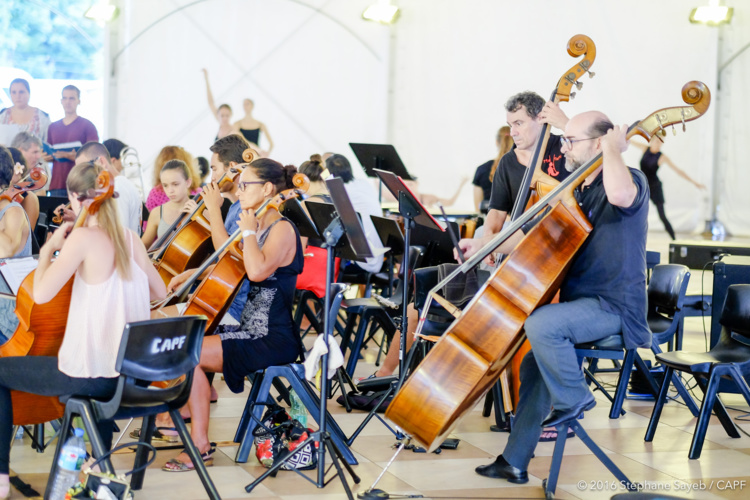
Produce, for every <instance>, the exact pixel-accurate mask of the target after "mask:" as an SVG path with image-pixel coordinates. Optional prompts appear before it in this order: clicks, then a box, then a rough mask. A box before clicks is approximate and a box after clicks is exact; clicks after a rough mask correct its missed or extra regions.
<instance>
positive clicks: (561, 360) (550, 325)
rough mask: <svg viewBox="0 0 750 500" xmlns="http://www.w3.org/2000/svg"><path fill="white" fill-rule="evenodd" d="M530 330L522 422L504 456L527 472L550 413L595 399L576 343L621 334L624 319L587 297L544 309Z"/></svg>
mask: <svg viewBox="0 0 750 500" xmlns="http://www.w3.org/2000/svg"><path fill="white" fill-rule="evenodd" d="M524 329H525V330H526V336H527V337H528V339H529V342H530V343H531V349H532V350H531V352H529V353H528V354H527V355H526V356H525V357H524V358H523V362H522V363H521V373H520V378H521V389H520V395H519V396H520V397H519V401H518V407H517V408H516V417H515V420H514V425H513V428H512V431H511V434H510V437H509V438H508V443H507V444H506V446H505V450H504V451H503V457H504V458H505V460H507V461H508V463H510V464H511V465H513V466H514V467H518V468H519V469H521V470H526V469H527V468H528V465H529V461H530V460H531V457H532V455H533V454H534V450H535V449H536V445H537V443H538V442H539V437H540V436H541V434H542V422H543V421H544V419H545V418H546V417H547V415H548V414H549V412H550V409H551V408H552V407H554V408H555V409H558V410H566V409H569V408H572V407H573V406H575V405H577V404H578V403H580V402H582V401H583V400H585V399H586V398H589V397H591V392H590V391H589V388H588V386H587V385H586V380H585V378H584V376H583V371H582V370H581V367H580V366H579V364H578V359H577V357H576V353H575V344H579V343H583V342H593V341H595V340H599V339H603V338H605V337H609V336H610V335H616V334H619V333H621V332H622V320H621V319H620V316H618V315H617V314H613V313H611V312H608V311H605V310H604V309H602V307H601V304H600V302H599V299H596V298H584V299H578V300H574V301H571V302H563V303H560V304H548V305H546V306H543V307H540V308H539V309H537V310H536V311H534V312H533V313H532V314H531V316H529V318H528V319H527V320H526V324H525V325H524Z"/></svg>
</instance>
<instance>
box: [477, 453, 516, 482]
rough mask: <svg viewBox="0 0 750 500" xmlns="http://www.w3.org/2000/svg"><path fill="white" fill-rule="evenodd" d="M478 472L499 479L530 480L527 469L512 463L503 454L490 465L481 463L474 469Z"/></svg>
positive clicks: (511, 480)
mask: <svg viewBox="0 0 750 500" xmlns="http://www.w3.org/2000/svg"><path fill="white" fill-rule="evenodd" d="M474 470H475V471H476V473H477V474H479V475H480V476H485V477H494V478H497V479H507V480H508V482H511V483H516V484H523V483H528V482H529V474H528V473H527V472H526V471H525V470H521V469H519V468H518V467H513V466H512V465H510V464H509V463H508V462H507V461H506V460H505V459H504V458H503V456H502V455H500V456H499V457H497V459H496V460H495V461H494V462H492V463H491V464H490V465H480V466H479V467H477V468H476V469H474Z"/></svg>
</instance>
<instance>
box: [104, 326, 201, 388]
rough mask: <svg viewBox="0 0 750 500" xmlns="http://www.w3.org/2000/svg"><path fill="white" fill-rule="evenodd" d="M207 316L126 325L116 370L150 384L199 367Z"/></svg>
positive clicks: (179, 375)
mask: <svg viewBox="0 0 750 500" xmlns="http://www.w3.org/2000/svg"><path fill="white" fill-rule="evenodd" d="M205 327H206V318H205V316H179V317H175V318H160V319H151V320H147V321H138V322H134V323H128V324H126V325H125V330H124V331H123V334H122V342H121V343H120V350H119V352H118V353H117V363H116V365H115V369H116V370H117V371H118V372H120V374H121V375H124V376H126V377H130V378H133V379H137V380H142V381H147V382H159V381H163V380H172V379H175V378H178V377H181V376H182V375H185V374H186V373H188V372H190V371H191V370H192V369H193V368H195V367H196V366H198V362H199V361H200V355H201V347H202V343H203V333H204V330H205Z"/></svg>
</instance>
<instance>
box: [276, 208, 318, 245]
mask: <svg viewBox="0 0 750 500" xmlns="http://www.w3.org/2000/svg"><path fill="white" fill-rule="evenodd" d="M281 215H283V216H284V217H286V218H287V219H289V220H290V221H292V223H293V224H294V225H295V226H297V230H298V231H299V235H300V236H304V237H305V238H310V239H323V237H322V236H321V235H320V233H319V232H318V229H317V228H316V227H315V224H314V223H313V221H312V220H311V219H310V216H309V215H308V214H307V212H305V209H304V208H302V203H300V201H299V199H298V198H293V199H291V200H287V201H285V202H284V204H283V205H282V206H281Z"/></svg>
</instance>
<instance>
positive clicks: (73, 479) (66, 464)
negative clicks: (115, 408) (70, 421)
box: [49, 429, 86, 500]
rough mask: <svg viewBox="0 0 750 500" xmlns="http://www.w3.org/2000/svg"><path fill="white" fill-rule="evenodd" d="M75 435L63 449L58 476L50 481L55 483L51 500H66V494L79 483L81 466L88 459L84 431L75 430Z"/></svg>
mask: <svg viewBox="0 0 750 500" xmlns="http://www.w3.org/2000/svg"><path fill="white" fill-rule="evenodd" d="M74 433H75V435H74V436H71V437H70V438H68V440H67V441H66V442H65V445H64V446H63V447H62V451H61V453H60V458H59V459H58V461H57V466H58V468H57V474H56V475H55V477H54V479H50V480H51V481H54V482H53V483H52V493H51V494H50V496H49V500H65V494H66V493H67V492H68V490H69V489H70V488H71V487H72V486H74V485H75V484H76V483H77V482H78V476H79V474H80V472H81V466H82V465H83V461H84V460H85V459H86V445H85V443H84V442H83V429H74Z"/></svg>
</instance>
